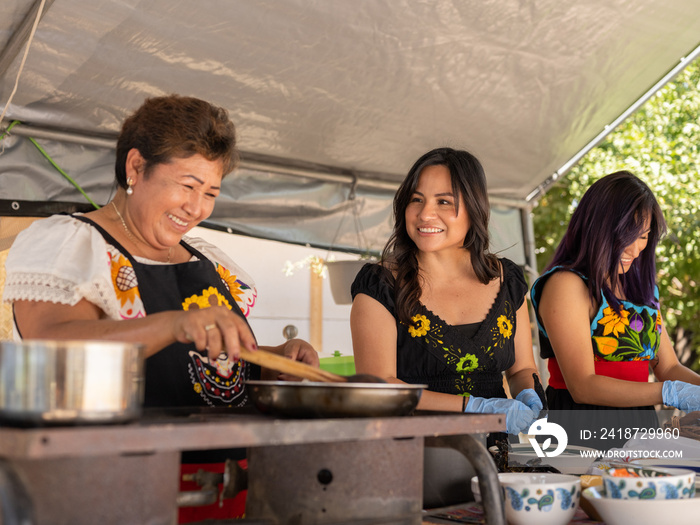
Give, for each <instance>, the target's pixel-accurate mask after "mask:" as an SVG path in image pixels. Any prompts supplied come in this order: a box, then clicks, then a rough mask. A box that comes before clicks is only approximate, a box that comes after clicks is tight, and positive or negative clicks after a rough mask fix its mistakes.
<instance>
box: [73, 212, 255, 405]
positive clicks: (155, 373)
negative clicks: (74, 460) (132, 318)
mask: <svg viewBox="0 0 700 525" xmlns="http://www.w3.org/2000/svg"><path fill="white" fill-rule="evenodd" d="M75 218H76V219H79V220H81V221H83V222H85V223H88V224H90V225H91V226H94V227H95V228H96V229H97V230H98V231H99V232H100V233H101V234H102V237H104V239H105V241H107V243H109V244H111V245H112V246H114V247H115V248H116V249H117V250H119V251H120V252H121V253H122V255H124V257H126V258H127V259H128V261H129V262H130V264H131V268H133V271H134V273H135V276H136V281H137V283H138V284H137V286H138V290H139V294H140V297H141V301H142V302H143V306H144V308H145V310H146V314H147V315H149V314H154V313H157V312H164V311H168V310H183V309H192V308H200V307H208V306H216V305H225V306H228V307H229V309H231V310H232V311H233V312H234V313H235V314H236V315H239V316H241V318H242V319H243V320H244V321H246V325H247V324H248V321H247V320H246V318H245V316H244V315H243V313H242V312H241V311H240V308H239V307H238V305H237V303H236V301H235V299H234V298H233V296H232V295H231V293H230V292H229V290H228V287H227V286H226V285H225V284H224V282H223V280H222V279H221V278H220V276H219V274H218V273H217V271H216V268H215V267H214V264H213V263H212V262H211V261H210V260H209V259H207V258H206V257H205V256H204V255H202V254H201V253H200V252H199V251H198V250H196V249H195V248H193V247H191V246H189V245H188V244H187V243H185V242H184V241H180V244H181V245H182V246H183V247H184V248H186V249H187V251H189V252H190V253H191V254H193V255H194V256H196V257H197V259H198V260H196V261H188V262H185V263H179V264H143V263H140V262H138V261H136V259H134V257H133V256H132V255H131V254H130V253H129V252H128V251H126V250H125V249H124V247H123V246H122V245H121V244H119V243H118V242H117V241H116V240H115V239H114V238H113V237H112V236H111V235H110V234H109V233H107V232H106V231H105V230H104V229H103V228H102V227H100V226H99V225H98V224H96V223H94V222H93V221H91V220H90V219H87V218H85V217H82V216H75ZM129 271H130V270H129V267H128V266H124V267H122V268H121V269H120V274H119V276H118V277H117V281H121V283H119V282H117V283H114V284H115V286H124V285H125V283H128V282H129V276H128V272H129ZM122 273H124V274H125V275H122ZM132 280H133V279H132ZM251 331H252V330H251ZM251 368H252V367H251V365H250V364H249V363H246V362H244V361H242V360H239V361H238V363H233V362H232V361H231V360H229V359H228V358H225V359H217V360H216V361H215V362H211V361H210V359H209V358H208V356H207V354H206V352H204V353H200V352H199V351H197V349H196V348H195V346H194V343H179V342H176V343H173V344H171V345H169V346H167V347H165V348H164V349H162V350H160V351H159V352H158V353H156V354H154V355H152V356H150V357H149V358H147V359H146V367H145V380H146V388H145V400H144V406H146V407H188V406H202V405H206V406H243V405H245V404H247V403H248V395H247V392H246V389H245V386H244V385H245V381H246V380H247V379H249V378H250V374H251ZM255 368H256V370H255V372H256V374H255V375H256V376H257V375H259V372H258V370H259V369H257V367H255Z"/></svg>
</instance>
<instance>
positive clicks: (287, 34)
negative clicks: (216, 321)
mask: <svg viewBox="0 0 700 525" xmlns="http://www.w3.org/2000/svg"><path fill="white" fill-rule="evenodd" d="M40 11H41V13H40ZM39 18H40V21H39V22H38V24H37V25H36V28H35V31H33V25H34V23H35V21H36V20H38V19H39ZM29 41H31V45H30V47H29V53H28V55H27V56H26V61H24V50H25V48H26V43H27V42H29ZM698 43H700V3H698V2H697V1H693V0H666V1H664V2H658V1H657V0H605V1H603V0H588V1H585V0H584V1H581V0H478V1H477V0H462V1H460V0H420V1H419V0H352V1H349V0H326V1H318V0H276V1H270V0H257V1H256V0H251V1H230V0H201V1H199V2H192V1H188V0H43V1H42V0H2V3H1V4H0V50H1V51H0V104H2V105H0V111H1V110H2V109H3V108H4V109H6V115H5V119H4V121H3V122H2V123H1V124H0V125H1V127H2V128H6V127H7V126H9V125H10V124H11V123H13V122H15V121H18V123H17V124H15V125H14V127H13V128H12V129H11V130H10V132H9V133H8V134H7V135H6V136H5V138H4V139H3V140H2V142H0V147H1V148H2V152H1V153H0V215H23V214H24V215H33V214H37V213H49V212H52V211H55V210H56V209H61V208H65V207H66V206H69V205H74V204H76V203H77V204H79V205H83V204H85V203H86V202H87V201H86V200H85V198H84V197H83V196H82V195H81V194H80V193H79V192H78V191H77V190H76V189H75V187H74V186H73V184H71V182H69V181H68V180H67V179H65V178H63V176H61V175H60V174H59V173H58V171H56V169H55V168H54V167H53V166H52V165H51V164H49V162H48V160H47V158H46V157H45V156H44V155H43V154H42V153H41V152H40V151H39V149H37V147H36V145H35V144H34V142H32V141H30V140H29V138H30V137H31V138H33V139H35V142H36V144H37V145H40V146H41V147H42V148H43V150H44V151H45V152H46V153H47V155H48V156H49V157H51V158H52V159H53V160H54V161H55V163H56V164H57V165H58V166H59V167H61V168H62V169H63V170H65V172H66V173H67V174H69V175H70V176H71V177H72V178H73V179H74V181H75V183H76V184H77V185H79V186H81V187H82V189H83V190H84V191H85V192H86V193H87V195H88V196H89V197H90V198H91V199H92V200H93V201H94V202H96V203H98V204H104V203H106V202H107V201H108V199H109V197H110V195H111V193H112V192H113V168H112V164H113V150H112V147H113V144H114V141H115V138H116V134H117V132H118V130H119V127H120V123H121V121H122V120H123V118H124V117H125V116H126V115H127V114H128V113H130V112H131V111H132V110H134V109H135V108H136V107H138V106H139V105H140V104H141V102H142V101H143V100H144V98H146V97H148V96H157V95H162V94H168V93H172V92H176V93H180V94H186V95H193V96H198V97H200V98H204V99H207V100H209V101H212V102H213V103H216V104H218V105H221V106H224V107H225V108H227V109H228V110H229V112H230V114H231V116H232V119H233V121H234V122H235V123H236V125H237V128H238V131H239V141H240V148H241V150H242V152H243V155H242V156H243V164H242V166H241V169H239V170H237V171H236V172H235V173H234V174H233V175H232V176H230V177H229V178H228V179H227V180H226V182H225V185H224V191H223V192H222V195H221V197H220V198H219V200H218V202H217V206H216V209H215V212H214V214H213V216H212V217H211V220H210V221H209V222H208V223H207V224H208V225H209V226H211V227H215V228H221V229H226V230H228V231H233V232H238V233H244V234H247V235H252V236H258V237H264V238H269V239H277V240H283V241H286V242H293V243H299V244H310V245H313V246H325V247H328V246H333V247H334V248H336V249H346V250H358V251H360V250H367V249H372V250H378V249H380V248H381V247H382V246H383V244H384V242H385V241H386V239H387V238H388V235H389V232H390V228H391V198H392V197H393V193H394V190H395V188H396V187H397V185H398V183H399V182H400V181H401V180H402V178H403V177H404V175H405V173H406V171H407V170H408V168H409V167H410V165H411V164H412V163H413V161H414V160H415V159H416V158H418V157H419V156H420V155H421V154H422V153H424V152H425V151H427V150H429V149H431V148H433V147H437V146H443V145H447V146H452V147H456V148H465V149H468V150H469V151H471V152H473V153H474V154H475V155H476V156H477V157H478V158H479V159H480V160H481V161H482V163H483V164H484V167H485V169H486V172H487V176H488V183H489V189H490V193H491V196H492V206H493V227H492V232H493V235H494V244H495V248H496V249H497V250H503V249H506V248H508V249H509V250H508V251H506V252H505V253H507V255H508V256H510V257H511V258H513V259H514V260H516V261H518V262H520V263H522V264H526V263H527V262H530V265H531V266H533V265H532V261H533V257H534V255H533V253H534V251H533V246H532V236H531V234H529V233H531V227H530V226H528V222H527V219H528V216H529V209H530V207H531V205H532V204H533V203H534V202H535V200H536V199H537V197H538V195H540V194H541V192H542V191H544V190H545V189H546V187H547V185H548V184H549V183H550V182H551V181H552V180H554V179H556V178H557V177H558V176H560V175H561V174H563V173H564V172H565V171H566V170H567V169H568V167H569V166H570V165H571V163H572V162H573V161H575V160H577V159H578V158H579V157H580V156H581V155H582V154H583V153H584V152H585V151H587V149H589V148H590V147H592V146H593V145H594V144H595V143H596V142H597V141H599V140H600V139H602V137H603V136H604V135H605V134H606V133H607V132H608V131H609V130H611V129H612V127H613V125H614V124H615V122H616V121H618V120H620V119H621V118H624V116H625V115H626V114H627V113H628V112H629V111H630V110H631V109H633V108H634V107H636V105H638V104H639V103H641V102H642V101H643V100H645V99H646V98H647V97H648V96H650V95H651V94H652V93H653V92H654V91H655V90H656V89H657V88H658V87H660V86H661V85H663V83H664V82H666V81H667V80H668V79H670V78H671V77H672V76H673V75H674V74H676V73H677V72H678V71H680V70H681V69H682V68H683V67H684V66H685V65H686V64H687V63H688V62H689V61H690V60H692V59H693V58H694V57H695V56H696V55H697V53H698ZM20 71H21V75H20V74H19V73H20ZM17 79H19V80H18V84H17V90H16V93H15V94H14V96H12V93H13V88H14V86H15V82H16V81H17ZM10 98H11V100H12V101H11V103H10V104H9V105H6V102H7V101H8V100H9V99H10ZM6 106H7V107H6ZM0 133H2V132H0ZM78 207H80V206H78Z"/></svg>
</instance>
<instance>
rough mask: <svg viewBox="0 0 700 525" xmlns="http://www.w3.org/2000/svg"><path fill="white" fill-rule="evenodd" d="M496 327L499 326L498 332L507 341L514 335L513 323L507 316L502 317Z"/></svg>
mask: <svg viewBox="0 0 700 525" xmlns="http://www.w3.org/2000/svg"><path fill="white" fill-rule="evenodd" d="M496 325H497V326H498V331H499V332H500V333H501V335H502V336H503V337H505V338H506V339H508V338H509V337H510V336H511V335H513V323H511V322H510V320H509V319H508V318H507V317H506V316H505V315H502V316H500V317H499V318H498V319H497V320H496Z"/></svg>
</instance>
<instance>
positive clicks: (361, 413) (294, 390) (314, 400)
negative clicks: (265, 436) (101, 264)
mask: <svg viewBox="0 0 700 525" xmlns="http://www.w3.org/2000/svg"><path fill="white" fill-rule="evenodd" d="M246 385H247V386H248V388H249V390H250V395H251V398H252V400H253V402H254V403H255V405H256V406H257V407H258V409H260V410H261V411H262V412H270V413H273V414H277V415H281V416H288V417H301V418H308V417H389V416H404V415H407V414H409V413H410V412H411V411H412V410H413V409H414V408H416V405H418V401H419V400H420V397H421V394H422V393H423V389H424V388H427V385H406V384H392V383H317V382H312V381H300V382H296V381H248V382H247V383H246Z"/></svg>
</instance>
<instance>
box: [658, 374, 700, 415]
mask: <svg viewBox="0 0 700 525" xmlns="http://www.w3.org/2000/svg"><path fill="white" fill-rule="evenodd" d="M661 395H662V396H663V400H664V405H667V406H670V407H676V408H678V409H680V410H682V411H683V412H693V411H695V410H700V386H696V385H691V384H690V383H684V382H683V381H664V386H663V388H662V390H661Z"/></svg>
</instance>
